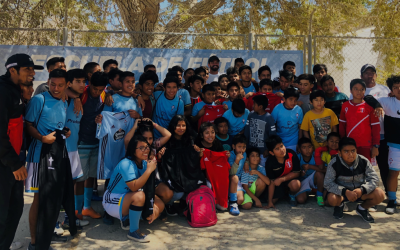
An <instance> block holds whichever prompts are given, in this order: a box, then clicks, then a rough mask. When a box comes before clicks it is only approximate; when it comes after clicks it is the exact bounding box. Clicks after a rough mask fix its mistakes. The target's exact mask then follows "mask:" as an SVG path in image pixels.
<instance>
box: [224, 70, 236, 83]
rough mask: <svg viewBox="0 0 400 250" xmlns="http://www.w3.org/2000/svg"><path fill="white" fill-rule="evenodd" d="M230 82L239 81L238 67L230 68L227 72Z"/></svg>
mask: <svg viewBox="0 0 400 250" xmlns="http://www.w3.org/2000/svg"><path fill="white" fill-rule="evenodd" d="M226 74H227V75H228V80H229V82H236V81H239V70H238V69H237V68H236V67H229V68H228V69H227V70H226Z"/></svg>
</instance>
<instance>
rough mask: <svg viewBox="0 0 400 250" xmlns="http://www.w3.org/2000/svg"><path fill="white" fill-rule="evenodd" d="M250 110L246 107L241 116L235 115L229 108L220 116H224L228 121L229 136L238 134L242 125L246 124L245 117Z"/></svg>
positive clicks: (242, 127)
mask: <svg viewBox="0 0 400 250" xmlns="http://www.w3.org/2000/svg"><path fill="white" fill-rule="evenodd" d="M249 114H250V111H249V110H248V109H245V110H244V114H243V115H242V116H241V117H236V116H235V115H234V114H233V111H232V109H229V110H228V111H226V112H225V113H224V115H223V116H222V117H225V118H226V119H227V120H228V122H229V124H228V125H229V129H228V134H229V135H230V136H234V135H237V134H239V133H240V132H241V131H242V130H243V129H244V127H245V126H246V121H247V117H248V116H249Z"/></svg>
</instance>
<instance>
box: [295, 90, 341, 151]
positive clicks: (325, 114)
mask: <svg viewBox="0 0 400 250" xmlns="http://www.w3.org/2000/svg"><path fill="white" fill-rule="evenodd" d="M310 102H311V104H312V105H313V108H312V109H311V110H310V111H308V112H307V113H306V114H305V115H304V119H303V123H302V124H301V128H300V129H301V130H302V131H303V136H304V137H307V138H310V139H311V141H312V143H313V145H314V148H319V147H325V146H326V137H327V136H328V134H329V133H330V132H337V131H338V128H337V125H338V124H339V121H338V119H337V116H336V115H335V113H333V111H332V110H330V109H327V108H325V106H324V105H325V94H324V91H322V90H314V91H313V92H312V93H311V95H310Z"/></svg>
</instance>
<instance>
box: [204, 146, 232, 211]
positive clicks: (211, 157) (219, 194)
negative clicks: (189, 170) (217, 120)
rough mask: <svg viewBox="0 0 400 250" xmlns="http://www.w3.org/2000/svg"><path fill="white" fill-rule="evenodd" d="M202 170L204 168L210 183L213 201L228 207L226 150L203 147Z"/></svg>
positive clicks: (228, 167) (228, 166)
mask: <svg viewBox="0 0 400 250" xmlns="http://www.w3.org/2000/svg"><path fill="white" fill-rule="evenodd" d="M200 166H201V169H202V170H206V175H207V179H208V181H209V182H210V183H211V185H212V190H213V192H214V196H215V201H216V203H217V204H219V205H220V206H221V207H228V191H229V169H230V168H231V166H230V165H229V162H228V157H227V156H226V152H225V151H223V152H214V151H211V150H208V149H204V151H203V157H202V158H201V161H200Z"/></svg>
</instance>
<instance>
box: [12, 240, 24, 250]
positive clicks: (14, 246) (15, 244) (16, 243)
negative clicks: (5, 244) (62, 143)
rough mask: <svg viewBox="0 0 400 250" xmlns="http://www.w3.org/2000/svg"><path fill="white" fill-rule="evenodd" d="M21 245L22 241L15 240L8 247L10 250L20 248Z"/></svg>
mask: <svg viewBox="0 0 400 250" xmlns="http://www.w3.org/2000/svg"><path fill="white" fill-rule="evenodd" d="M21 247H22V243H21V242H18V241H16V242H13V243H12V244H11V246H10V249H11V250H14V249H20V248H21Z"/></svg>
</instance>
